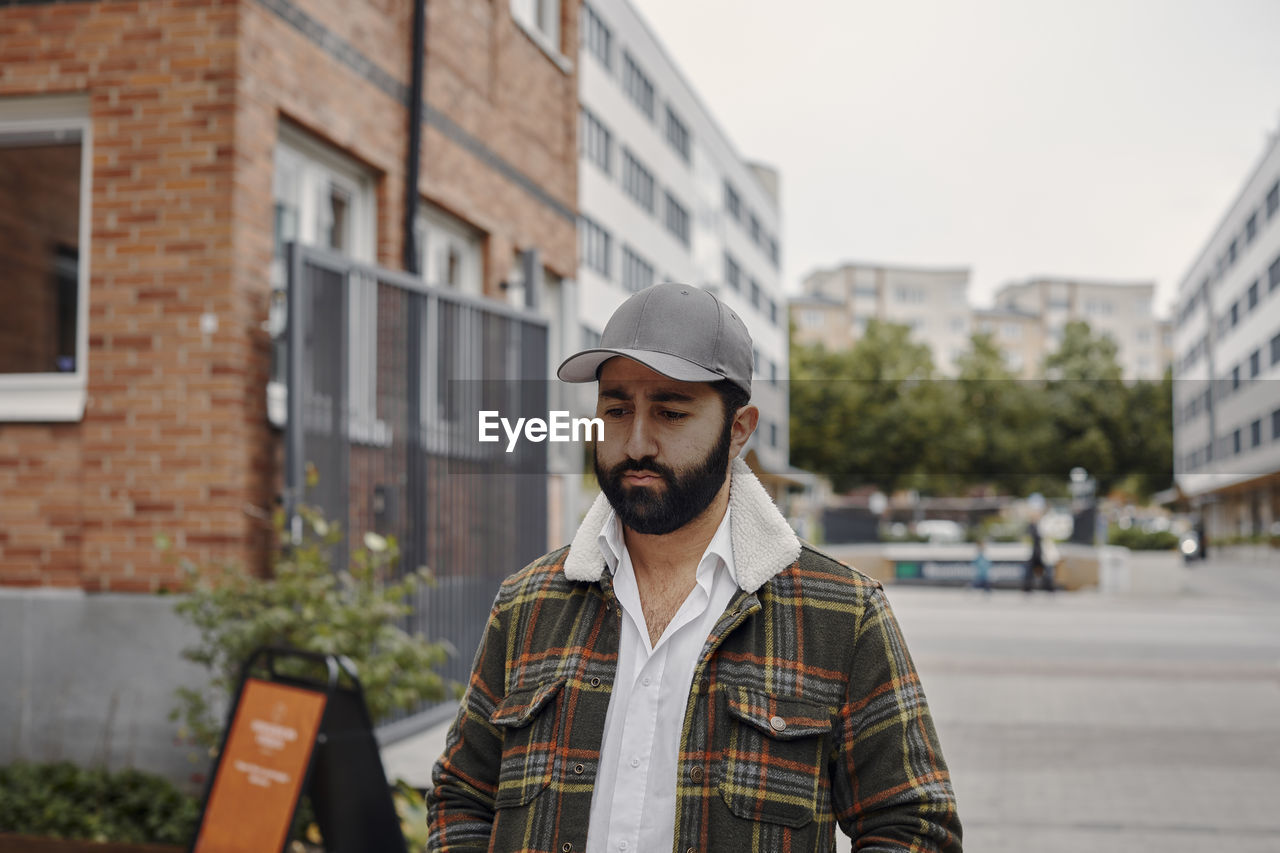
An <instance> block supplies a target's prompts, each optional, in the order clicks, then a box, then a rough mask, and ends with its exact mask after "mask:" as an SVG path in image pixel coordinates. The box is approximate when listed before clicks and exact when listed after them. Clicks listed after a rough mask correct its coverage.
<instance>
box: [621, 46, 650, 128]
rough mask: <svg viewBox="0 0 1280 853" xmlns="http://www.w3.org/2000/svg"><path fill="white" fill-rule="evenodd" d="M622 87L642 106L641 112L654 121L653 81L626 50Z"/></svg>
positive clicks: (623, 60)
mask: <svg viewBox="0 0 1280 853" xmlns="http://www.w3.org/2000/svg"><path fill="white" fill-rule="evenodd" d="M622 88H623V91H625V92H626V93H627V95H629V96H630V98H631V100H632V101H634V102H635V105H636V106H637V107H639V108H640V112H642V113H644V114H645V115H646V116H648V117H649V121H653V82H652V81H650V80H649V77H648V75H646V74H645V73H644V72H643V71H641V70H640V66H639V65H637V64H636V61H635V60H634V59H632V57H631V54H630V53H627V52H626V51H623V52H622Z"/></svg>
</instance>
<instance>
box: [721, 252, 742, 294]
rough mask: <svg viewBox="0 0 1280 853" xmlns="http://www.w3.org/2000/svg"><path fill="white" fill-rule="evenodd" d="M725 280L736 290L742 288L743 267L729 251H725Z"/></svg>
mask: <svg viewBox="0 0 1280 853" xmlns="http://www.w3.org/2000/svg"><path fill="white" fill-rule="evenodd" d="M724 281H725V284H727V285H729V286H730V287H731V288H733V289H734V290H737V291H740V290H742V267H740V266H738V262H737V261H735V260H734V259H733V255H730V254H729V253H728V252H725V253H724Z"/></svg>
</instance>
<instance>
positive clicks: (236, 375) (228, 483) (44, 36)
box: [0, 0, 577, 591]
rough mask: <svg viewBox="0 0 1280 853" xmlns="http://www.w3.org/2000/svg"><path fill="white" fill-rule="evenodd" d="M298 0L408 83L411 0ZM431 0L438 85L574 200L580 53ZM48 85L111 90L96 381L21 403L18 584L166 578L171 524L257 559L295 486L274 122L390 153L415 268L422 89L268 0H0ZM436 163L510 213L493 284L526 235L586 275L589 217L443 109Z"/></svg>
mask: <svg viewBox="0 0 1280 853" xmlns="http://www.w3.org/2000/svg"><path fill="white" fill-rule="evenodd" d="M296 5H297V7H298V8H299V9H301V10H302V11H303V12H305V13H306V14H308V15H310V16H311V17H313V18H314V19H315V20H317V21H318V22H320V23H321V24H322V25H324V26H326V27H328V28H329V29H330V30H331V31H332V32H333V33H334V34H335V35H337V36H338V37H340V38H342V39H344V40H345V41H346V42H348V43H349V44H350V45H351V46H352V47H354V48H355V49H356V50H358V51H359V52H361V53H362V54H363V55H364V56H365V57H366V58H368V59H369V60H371V61H372V62H374V63H375V64H376V65H377V66H378V67H379V68H380V69H381V70H382V71H384V72H386V73H387V74H388V75H390V76H391V77H392V78H394V79H395V80H397V81H399V82H401V83H403V84H406V85H407V83H408V79H409V43H410V40H409V34H408V33H409V26H410V15H411V4H410V3H407V2H392V0H363V2H361V0H351V2H343V0H298V2H297V3H296ZM565 7H566V8H565V14H564V21H563V26H562V30H563V40H562V43H563V44H564V45H567V46H569V47H568V50H567V52H568V53H569V54H570V55H574V54H576V49H575V47H576V44H577V25H576V21H577V4H575V3H572V2H566V3H565ZM428 8H429V21H428V34H429V35H428V61H427V68H426V77H427V91H428V100H429V101H430V102H431V103H432V105H433V106H434V107H435V108H436V109H438V110H440V111H442V112H444V113H446V114H447V115H449V116H450V117H451V118H452V119H453V121H454V122H456V123H457V124H458V125H459V126H461V127H462V128H463V129H464V130H465V131H467V132H468V133H470V134H471V135H472V136H473V137H474V138H475V139H477V140H480V141H481V142H482V143H483V144H484V145H485V146H487V147H488V148H489V149H490V151H492V152H493V153H495V154H497V155H498V156H499V157H501V158H502V159H504V160H506V162H507V163H509V164H511V165H512V166H514V167H515V168H516V169H518V170H520V171H521V172H523V173H524V174H525V175H526V176H528V177H529V178H531V179H533V180H534V181H536V182H538V183H539V184H540V185H541V187H542V188H543V189H544V190H545V191H546V192H547V193H548V194H550V195H551V196H552V197H554V198H555V199H556V200H558V202H559V203H560V204H561V205H563V206H564V207H566V208H568V209H570V210H573V209H576V196H577V185H576V180H577V178H576V169H577V158H576V152H575V144H576V142H575V128H576V115H577V95H576V87H577V78H576V73H574V72H570V73H565V72H563V71H561V70H560V69H559V68H557V67H556V65H555V64H554V63H553V62H552V61H551V60H550V59H549V58H548V57H547V56H546V55H545V54H544V53H542V51H541V50H540V49H539V48H538V47H537V46H536V45H535V44H534V43H533V42H532V41H530V40H529V38H528V37H527V36H525V35H524V33H523V32H522V31H521V30H520V29H519V28H518V27H517V26H516V24H515V23H514V22H513V21H512V20H511V18H510V14H509V11H508V4H507V3H506V2H505V0H495V2H486V0H432V2H430V3H429V4H428ZM52 93H78V94H87V95H88V96H89V99H90V103H91V120H92V126H93V161H94V173H93V192H92V211H91V230H92V237H91V257H90V259H89V263H90V284H89V302H90V307H89V329H88V332H89V358H88V401H87V407H86V411H85V415H84V418H83V420H82V421H81V422H80V423H77V424H66V425H54V426H51V425H25V424H13V423H4V422H0V584H10V583H21V584H61V585H77V584H78V585H81V586H83V587H85V588H88V589H101V590H107V589H109V590H136V591H147V590H154V589H157V588H159V587H160V586H163V585H166V584H168V583H171V582H172V581H173V580H174V578H175V569H174V567H173V566H172V565H171V564H170V562H169V561H167V560H166V559H165V558H164V557H163V556H162V555H161V554H159V553H158V552H157V551H156V550H155V548H154V547H153V539H154V536H155V534H156V533H167V534H170V535H172V536H173V538H174V539H175V541H176V544H177V545H178V548H179V550H180V551H181V552H182V553H183V554H185V555H187V556H190V557H192V558H193V559H195V560H197V561H199V562H211V561H215V560H216V561H223V560H231V561H235V562H239V563H242V564H244V563H247V564H249V565H253V566H259V567H260V566H262V565H263V564H264V562H265V555H266V547H267V545H268V541H269V540H268V533H269V531H268V530H267V528H266V526H265V525H264V523H263V522H262V521H261V520H260V518H259V517H260V516H261V515H262V514H263V513H266V512H269V510H270V508H271V505H272V503H273V501H274V499H275V496H276V495H277V493H278V491H279V483H280V435H279V433H278V431H276V430H274V429H273V428H271V427H270V426H269V425H268V422H267V417H266V411H265V386H266V381H267V372H268V369H269V364H270V357H269V350H270V342H269V340H268V337H267V334H266V332H265V331H263V329H262V324H263V321H264V320H265V319H266V316H267V296H268V292H269V282H268V265H269V261H270V253H271V239H272V199H271V183H272V182H271V177H272V163H273V150H274V146H275V141H276V129H277V127H278V125H279V122H280V121H281V120H289V121H292V122H295V123H297V124H299V125H301V126H303V127H305V128H308V129H309V130H310V131H311V132H313V133H314V134H315V135H316V136H317V137H318V138H320V139H322V140H324V141H326V142H328V143H329V144H331V145H333V146H334V147H336V148H338V149H340V150H343V151H345V152H346V153H347V154H349V155H350V156H351V157H353V158H355V159H357V160H359V161H361V162H363V163H365V164H367V165H368V166H369V167H370V168H371V169H372V170H373V171H374V172H375V173H376V174H377V175H378V177H379V180H378V189H377V203H378V222H377V229H378V249H377V252H378V262H379V263H380V264H382V265H384V266H390V267H397V268H398V267H399V266H400V257H401V218H402V210H403V207H402V205H403V166H404V149H405V144H406V130H407V129H406V119H407V116H406V112H405V109H404V107H403V105H401V104H400V103H398V102H397V101H396V100H395V99H393V98H392V97H390V96H389V95H387V94H386V93H384V92H382V91H381V90H379V89H378V88H377V87H375V86H374V85H373V84H371V83H370V82H369V81H367V80H365V79H364V78H363V77H361V76H360V75H359V74H357V73H356V72H355V71H353V70H351V69H350V68H348V67H347V66H345V65H343V64H342V63H340V62H338V61H337V60H336V59H334V58H333V57H332V56H330V55H328V54H327V53H326V52H325V51H324V50H322V49H321V48H320V47H319V46H317V45H316V44H315V43H313V42H312V41H310V40H309V39H308V38H307V37H306V36H304V35H303V34H302V33H300V32H299V31H298V29H296V28H295V27H294V26H292V25H291V24H290V23H288V22H287V21H285V20H283V19H282V18H281V17H279V16H278V15H276V14H275V13H273V12H272V11H271V10H270V9H268V8H266V7H264V6H263V5H261V4H260V3H258V2H256V0H226V2H219V0H192V1H191V2H179V0H170V2H165V3H143V2H122V0H112V2H94V3H59V4H49V5H42V4H36V5H21V6H6V7H4V8H0V98H10V97H18V96H24V95H40V94H52ZM420 186H421V188H422V190H423V192H424V193H425V194H426V195H427V196H428V197H429V198H430V199H431V200H432V201H434V202H436V203H438V204H439V205H441V206H442V207H445V208H446V209H448V210H450V211H452V212H453V213H454V214H455V215H457V216H459V217H461V218H463V219H465V220H467V221H469V222H471V223H472V224H474V225H475V226H477V227H479V228H480V229H482V230H484V231H485V232H486V233H487V234H488V235H489V236H488V240H487V243H486V270H485V286H486V292H488V293H490V294H493V295H499V294H500V291H499V290H498V287H497V285H498V283H499V282H501V281H503V280H505V279H506V278H507V277H508V276H509V274H510V271H511V270H510V267H511V264H512V263H513V260H514V254H515V252H516V251H517V250H519V249H523V248H526V247H535V246H536V247H538V248H540V249H542V251H543V260H544V263H545V264H546V265H547V266H548V267H549V268H550V269H552V270H553V271H555V272H556V273H558V274H560V275H564V276H572V275H573V274H574V269H575V266H576V257H575V253H576V246H575V237H574V226H573V223H572V221H571V220H569V219H566V218H565V217H564V216H563V215H561V214H560V213H557V212H555V211H554V210H552V209H551V208H550V207H549V206H548V205H546V204H545V203H543V202H542V201H539V200H538V199H536V198H535V197H534V196H533V195H532V194H530V193H529V192H528V190H527V189H525V188H522V187H521V186H519V185H518V184H517V183H515V182H513V181H512V180H510V179H509V178H508V177H506V176H504V175H502V174H500V173H499V172H498V171H495V170H494V169H493V168H492V167H490V166H489V165H488V164H486V163H485V162H484V160H482V159H481V158H479V157H477V156H476V155H475V154H474V153H473V152H471V151H468V150H467V149H466V148H465V147H463V146H461V145H459V144H457V143H456V142H454V141H452V140H450V139H449V138H447V137H446V136H445V135H443V134H442V133H441V132H440V131H439V130H437V129H435V128H429V129H427V131H426V132H425V134H424V144H423V176H422V181H421V184H420ZM202 314H211V315H214V317H216V320H217V329H216V331H214V332H212V333H209V334H205V333H203V332H202V331H201V328H200V318H201V315H202Z"/></svg>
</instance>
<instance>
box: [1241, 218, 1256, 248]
mask: <svg viewBox="0 0 1280 853" xmlns="http://www.w3.org/2000/svg"><path fill="white" fill-rule="evenodd" d="M1257 236H1258V214H1256V213H1250V214H1249V218H1248V219H1246V220H1245V221H1244V244H1245V245H1246V246H1247V245H1249V244H1250V243H1252V242H1253V238H1254V237H1257Z"/></svg>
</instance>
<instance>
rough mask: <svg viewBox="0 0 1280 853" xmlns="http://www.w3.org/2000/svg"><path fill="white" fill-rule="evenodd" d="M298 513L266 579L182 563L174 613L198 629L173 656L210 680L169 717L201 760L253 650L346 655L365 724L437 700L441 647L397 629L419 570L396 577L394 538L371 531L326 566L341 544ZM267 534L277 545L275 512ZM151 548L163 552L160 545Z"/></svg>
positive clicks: (313, 514)
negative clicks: (345, 556) (354, 670)
mask: <svg viewBox="0 0 1280 853" xmlns="http://www.w3.org/2000/svg"><path fill="white" fill-rule="evenodd" d="M314 477H315V475H314V469H311V470H309V472H308V478H309V480H310V481H311V482H312V483H314ZM299 514H300V515H301V516H302V519H303V522H304V524H303V535H302V541H301V543H299V544H297V545H293V546H288V547H281V548H280V549H279V550H278V552H277V553H276V555H275V558H274V565H273V567H272V571H271V573H270V576H269V577H266V578H258V577H254V576H252V575H250V574H247V573H246V572H244V571H243V570H241V569H238V568H234V567H226V566H220V567H206V568H198V567H196V566H193V565H192V564H190V563H189V562H184V564H183V568H184V571H185V573H186V575H187V583H186V589H185V592H186V593H187V594H186V596H184V597H183V599H182V600H181V601H179V602H178V604H177V605H176V610H177V612H178V613H179V614H180V615H182V616H183V617H185V618H186V619H187V621H189V622H190V623H191V624H193V625H194V626H195V627H196V628H197V629H198V630H199V632H200V641H199V643H198V644H197V645H195V646H192V647H190V648H187V649H184V650H183V652H182V656H183V657H184V658H186V659H187V660H189V661H192V662H194V663H197V664H200V665H202V666H204V667H206V668H208V669H209V670H210V675H211V678H210V682H209V684H208V686H207V687H205V688H203V689H191V688H180V689H179V690H178V693H177V698H178V706H177V707H176V708H175V709H174V710H173V712H172V713H171V715H170V716H171V718H172V719H181V721H182V723H183V729H184V731H183V733H182V734H183V736H184V737H187V738H190V739H191V740H192V741H194V742H195V743H196V744H198V745H200V746H201V747H203V748H205V749H207V750H209V752H210V754H212V753H213V750H214V749H215V748H216V746H217V744H218V741H219V738H220V735H221V732H222V727H223V724H224V717H223V709H225V707H226V705H227V703H228V702H229V700H230V696H231V694H232V691H233V690H234V689H235V687H236V685H237V683H238V681H239V677H240V668H241V666H242V665H243V664H244V662H245V660H247V659H248V657H249V655H251V654H252V653H253V651H254V650H255V649H257V648H258V647H260V646H265V645H277V646H290V647H293V648H297V649H302V650H305V651H311V652H320V653H325V654H339V655H346V656H347V657H349V658H350V659H351V660H352V661H353V662H354V663H355V664H356V666H357V667H358V672H359V676H360V682H361V684H362V685H363V686H364V693H365V701H366V702H367V703H368V706H369V713H370V716H372V718H373V721H374V723H375V724H376V723H378V722H380V721H381V720H384V719H386V718H387V717H388V716H390V715H391V714H392V713H393V712H395V711H398V710H408V709H412V708H414V707H415V706H417V705H419V704H421V703H422V702H424V701H429V700H437V699H442V698H444V696H445V692H446V691H445V684H444V681H443V679H442V678H441V677H440V675H439V673H437V672H436V671H435V668H436V667H438V666H439V665H440V664H442V663H443V662H444V661H445V660H446V659H447V656H448V654H449V648H448V647H447V646H446V645H445V644H442V643H431V642H427V641H426V640H425V639H423V638H422V637H418V636H414V635H412V634H410V633H408V632H407V631H405V630H404V629H403V628H402V627H400V624H401V623H402V622H403V621H404V618H405V617H406V616H407V615H408V614H409V612H410V607H409V605H408V604H407V603H406V599H408V598H409V596H410V594H411V593H412V592H413V591H414V590H415V589H417V587H418V585H419V584H420V583H421V582H423V581H426V580H429V576H428V575H427V573H426V570H425V569H418V570H415V571H411V572H407V573H405V574H403V575H399V574H398V573H397V571H396V568H395V567H396V563H397V560H398V559H399V549H398V548H397V546H396V541H395V539H394V538H390V537H388V538H383V537H381V536H378V535H377V534H373V533H366V534H365V535H364V537H363V539H362V540H361V542H360V543H359V545H357V544H356V543H349V546H350V558H349V560H348V562H347V565H346V566H334V565H333V555H334V554H335V553H339V549H338V547H337V546H338V545H339V544H340V543H341V542H342V539H343V534H342V531H341V530H339V528H338V525H337V524H333V523H331V522H329V521H327V520H326V519H325V518H324V516H323V514H322V513H321V512H320V511H319V510H317V509H315V508H313V507H308V506H302V507H300V510H299ZM276 528H277V532H278V534H279V535H280V537H281V541H282V542H284V541H285V538H284V519H283V514H282V513H280V514H277V519H276ZM157 544H158V545H160V546H161V547H162V548H164V547H168V542H167V540H163V539H161V540H158V542H157ZM285 668H286V667H285V666H281V667H279V669H280V670H284V669H285Z"/></svg>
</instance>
